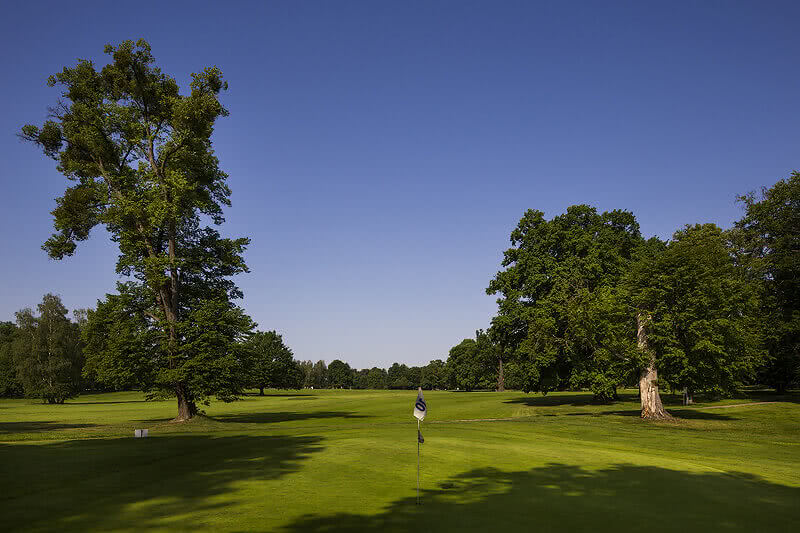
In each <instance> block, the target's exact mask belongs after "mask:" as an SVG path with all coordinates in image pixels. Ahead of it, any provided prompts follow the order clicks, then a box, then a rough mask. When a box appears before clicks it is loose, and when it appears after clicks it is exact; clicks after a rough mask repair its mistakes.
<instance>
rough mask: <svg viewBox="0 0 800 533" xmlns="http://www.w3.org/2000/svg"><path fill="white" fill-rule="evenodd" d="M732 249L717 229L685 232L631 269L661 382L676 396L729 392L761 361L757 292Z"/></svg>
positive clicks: (705, 227) (691, 228)
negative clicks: (677, 393) (646, 317)
mask: <svg viewBox="0 0 800 533" xmlns="http://www.w3.org/2000/svg"><path fill="white" fill-rule="evenodd" d="M659 248H660V250H659ZM733 251H734V250H733V248H732V247H731V245H730V242H729V240H728V235H726V233H725V232H723V231H722V230H721V229H720V228H718V227H717V226H715V225H713V224H703V225H695V226H687V227H686V228H685V229H683V230H681V231H678V232H676V233H675V235H674V237H673V240H672V241H671V242H670V243H669V244H668V245H667V246H666V247H663V246H660V247H659V246H657V245H655V244H651V247H650V253H645V254H642V256H641V260H640V262H638V263H637V265H636V267H635V268H634V269H633V271H632V275H631V279H632V281H633V283H634V284H635V285H636V288H634V290H633V296H634V302H635V303H636V305H637V306H638V307H639V308H640V309H643V310H645V311H646V312H648V313H649V314H650V315H651V317H652V320H651V322H650V327H649V331H648V342H649V345H650V347H651V348H652V349H653V350H654V351H655V353H656V357H657V364H658V371H659V377H660V379H661V380H664V381H667V382H669V384H670V386H671V388H672V389H673V390H675V389H682V388H687V389H688V390H689V391H690V392H692V393H693V392H710V393H732V392H734V391H735V390H736V389H737V388H738V387H739V386H740V385H741V384H742V381H743V380H745V379H747V378H749V377H752V376H753V375H754V373H755V371H756V369H757V368H758V366H759V365H760V364H761V363H762V362H763V353H762V349H761V338H760V335H759V326H758V321H757V311H758V303H759V301H758V296H759V290H758V286H757V285H756V284H755V283H754V282H753V280H752V279H750V278H749V277H748V276H747V272H746V271H745V270H744V269H742V268H739V267H738V266H737V264H736V262H735V259H734V254H733Z"/></svg>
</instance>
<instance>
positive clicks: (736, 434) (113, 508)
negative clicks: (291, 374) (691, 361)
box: [0, 390, 800, 532]
mask: <svg viewBox="0 0 800 533" xmlns="http://www.w3.org/2000/svg"><path fill="white" fill-rule="evenodd" d="M415 397H416V392H414V391H402V392H395V391H327V390H326V391H296V392H295V391H288V392H287V391H269V393H268V395H267V396H264V397H258V396H248V397H247V398H246V399H245V400H243V401H241V402H236V403H232V404H222V403H214V404H212V405H211V406H210V407H208V408H207V409H206V410H207V415H208V416H207V417H200V418H198V419H196V420H193V421H191V422H188V423H183V424H175V423H171V422H170V421H169V419H170V418H171V417H172V416H174V411H175V405H174V403H173V402H144V401H143V400H142V395H141V394H139V393H113V394H100V395H92V396H81V397H80V398H78V399H76V400H73V401H70V402H67V403H66V404H65V405H62V406H48V405H41V404H37V403H35V402H33V401H32V400H0V479H2V483H3V487H4V490H3V492H2V495H0V516H2V519H1V520H0V523H2V529H3V530H32V531H44V530H72V531H90V530H102V531H108V530H131V531H132V530H139V529H143V528H146V529H156V530H158V529H162V530H180V529H187V530H188V529H193V530H196V529H205V530H215V531H220V530H226V531H263V530H274V531H287V532H292V531H297V532H300V531H408V530H412V529H414V530H419V531H460V530H465V529H466V530H474V531H478V530H481V531H499V530H501V529H505V528H509V529H510V528H513V529H514V531H615V532H618V531H641V530H642V529H647V530H649V531H745V530H750V531H753V530H755V531H794V530H796V529H797V527H798V524H800V397H798V396H785V397H781V398H774V397H771V396H767V395H761V396H758V395H752V396H751V397H747V398H742V399H738V400H729V401H726V402H718V403H716V404H713V406H717V405H735V404H745V403H752V402H759V401H771V400H775V399H777V400H780V401H778V403H770V404H766V403H765V404H763V405H760V404H757V405H746V406H745V405H742V406H739V407H731V408H726V409H705V407H711V406H712V404H700V405H696V406H694V407H691V408H684V407H679V406H675V405H669V406H668V408H669V409H670V410H671V412H672V413H673V414H675V415H677V417H678V418H677V419H676V421H675V422H669V423H648V422H643V421H641V420H640V419H639V418H638V408H637V404H636V402H635V400H636V397H635V394H633V393H632V391H628V393H627V394H624V395H623V398H622V400H621V401H619V402H616V403H614V404H612V405H592V404H591V403H590V399H591V398H590V395H588V394H578V393H558V394H551V395H548V396H546V397H542V396H539V395H525V394H521V393H515V392H509V393H482V392H477V393H459V392H426V394H425V397H426V400H427V402H428V409H429V414H428V418H427V419H426V420H425V422H424V423H423V430H422V432H423V434H424V436H425V444H423V445H422V447H421V448H422V491H421V505H416V452H417V444H416V422H415V420H414V419H413V418H412V416H411V411H412V409H413V404H414V399H415ZM665 400H666V401H667V403H669V402H670V401H671V398H670V397H669V396H665ZM487 419H510V420H487ZM467 420H469V421H467ZM135 428H149V429H150V437H148V438H146V439H134V438H133V430H134V429H135Z"/></svg>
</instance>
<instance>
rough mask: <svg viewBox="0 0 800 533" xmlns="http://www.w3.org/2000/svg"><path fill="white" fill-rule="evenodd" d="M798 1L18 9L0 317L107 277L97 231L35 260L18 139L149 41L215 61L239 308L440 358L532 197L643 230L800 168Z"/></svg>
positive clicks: (408, 358) (43, 221) (351, 342)
mask: <svg viewBox="0 0 800 533" xmlns="http://www.w3.org/2000/svg"><path fill="white" fill-rule="evenodd" d="M798 21H800V3H798V2H755V1H754V2H733V1H724V2H686V3H682V2H673V1H670V2H667V1H664V2H647V1H646V2H640V1H635V2H625V3H611V2H587V3H577V2H547V3H539V2H533V1H526V2H488V1H486V2H474V3H473V2H464V1H458V2H436V1H435V2H427V1H426V2H416V1H411V2H371V1H370V2H322V1H320V2H305V1H304V2H296V1H291V2H288V1H287V2H269V3H267V2H253V3H251V4H246V3H241V2H232V3H220V2H214V3H207V4H205V3H202V2H187V3H178V2H156V3H152V4H148V3H147V2H137V3H135V4H128V3H124V2H123V3H120V2H98V3H96V4H90V3H87V2H75V3H68V4H65V3H64V2H59V3H53V4H50V5H47V4H41V3H39V2H14V3H11V4H8V5H7V6H6V7H5V8H4V13H3V17H2V21H0V44H2V55H1V56H0V66H2V70H0V72H2V74H3V84H2V89H1V90H2V93H1V94H2V102H3V113H2V114H0V179H2V191H3V194H2V196H1V197H0V224H2V226H1V227H2V244H3V246H2V250H3V251H2V261H0V276H1V278H0V279H2V286H1V287H0V320H13V313H14V311H16V310H18V309H20V308H22V307H25V306H33V305H35V304H36V303H38V302H39V301H40V300H41V297H42V295H43V294H44V293H45V292H54V293H58V294H60V295H61V296H62V298H63V300H64V302H65V304H66V305H67V306H68V307H69V308H71V309H72V308H76V307H86V306H92V305H94V303H95V301H96V300H97V298H100V297H102V296H103V295H104V294H105V293H106V292H109V291H111V290H113V288H114V286H115V282H116V279H117V278H116V276H115V274H114V263H115V259H116V251H115V248H114V247H113V246H112V244H111V243H110V242H109V241H108V239H107V237H106V236H105V235H104V233H103V232H101V231H97V232H96V233H95V234H94V237H93V238H92V239H91V240H90V241H89V242H87V243H84V245H83V246H82V247H81V248H80V249H79V251H78V253H77V254H76V256H75V257H73V258H70V259H67V260H64V261H61V262H56V261H51V260H49V259H48V258H47V256H46V255H45V253H44V252H43V251H41V250H40V246H41V244H42V242H43V241H44V240H45V239H46V238H47V237H48V236H49V234H50V233H51V231H52V221H51V217H50V215H49V211H50V210H51V209H52V208H53V206H54V202H53V199H54V198H55V197H57V196H59V195H60V194H61V192H62V191H63V189H64V187H65V180H64V179H63V178H62V177H60V176H59V175H58V173H57V172H56V171H55V165H54V163H53V162H52V161H50V160H46V159H44V158H43V157H42V156H41V155H40V154H39V153H38V152H37V151H36V150H35V148H34V147H32V146H28V145H25V144H22V143H21V142H20V141H18V139H17V138H16V137H15V133H16V132H17V131H18V130H19V128H20V127H21V126H22V125H23V124H25V123H27V122H41V121H42V120H43V118H44V116H45V110H46V107H47V106H48V105H50V104H52V103H53V102H54V101H55V99H56V97H57V93H56V91H55V90H54V89H49V88H47V87H46V86H45V83H44V82H45V79H46V77H47V75H49V74H51V73H53V72H56V71H57V70H60V68H61V67H62V66H64V65H68V64H72V63H74V61H75V59H76V58H79V57H80V58H92V59H94V60H96V61H97V62H99V63H101V64H102V62H104V61H105V56H103V54H102V53H101V52H102V48H103V45H104V44H105V43H108V42H112V43H117V42H119V41H120V40H123V39H137V38H139V37H144V38H145V39H147V40H148V41H149V42H150V43H151V45H152V47H153V51H154V54H155V55H156V58H157V60H158V62H159V64H160V66H161V67H162V68H163V69H164V70H165V71H166V72H168V73H172V74H173V75H174V76H175V77H176V78H177V79H178V81H179V82H180V83H181V85H182V86H185V85H186V80H187V79H188V75H189V73H191V72H195V71H198V70H200V69H202V68H203V67H205V66H208V65H214V64H215V65H218V66H219V67H220V68H222V70H223V72H224V74H225V76H226V77H227V79H228V81H229V83H230V90H229V91H228V92H227V93H226V94H225V95H224V102H225V105H226V106H227V107H228V108H229V109H230V111H231V115H230V117H228V118H225V119H223V120H222V121H221V122H220V124H219V127H218V129H217V132H216V134H215V138H214V141H215V147H216V149H217V153H218V155H219V157H220V159H221V162H222V166H223V168H224V169H225V170H226V171H227V172H228V173H229V174H230V185H231V187H232V189H233V198H232V200H233V207H232V208H230V209H229V210H228V212H227V213H228V222H227V224H226V225H225V226H224V232H225V233H227V234H230V235H247V236H250V237H251V238H252V239H253V243H252V245H251V247H250V249H249V251H248V252H247V255H246V257H247V261H248V264H249V266H250V268H251V270H252V273H250V274H248V275H244V276H241V277H239V279H238V282H239V284H240V286H241V287H242V288H243V289H244V291H245V295H246V296H245V300H244V302H243V305H244V307H245V308H246V310H247V311H248V312H249V313H250V314H251V315H252V316H253V317H254V319H255V320H256V321H257V322H258V323H259V325H260V327H261V328H262V329H276V330H278V331H279V332H280V333H282V334H283V335H284V338H285V340H286V341H287V342H288V344H289V345H290V346H291V347H292V348H293V349H294V351H295V355H296V356H297V357H298V358H301V359H313V360H317V359H326V360H327V361H329V362H330V361H331V360H332V359H334V358H336V357H341V358H342V359H344V360H346V361H349V362H350V363H351V364H352V365H354V366H356V367H365V366H372V365H382V366H386V365H388V364H390V363H392V362H393V361H403V362H406V363H411V364H419V363H424V362H427V361H428V360H430V359H432V358H437V357H439V358H446V355H447V351H448V349H449V348H450V347H451V346H452V345H454V344H456V343H457V342H459V341H460V340H461V339H463V338H465V337H468V336H471V335H473V334H474V331H475V329H477V328H482V327H486V325H487V324H488V321H489V318H490V317H491V316H492V314H493V313H494V310H495V304H494V298H493V297H490V296H486V295H485V293H484V289H485V287H486V285H487V283H488V281H489V279H490V278H491V277H492V276H493V275H494V273H495V272H496V271H497V270H498V268H499V266H500V259H501V255H502V251H503V249H505V248H506V247H507V246H508V235H509V233H510V232H511V230H512V229H513V227H514V226H515V225H516V223H517V221H518V220H519V218H520V216H521V215H522V213H523V211H524V210H525V209H528V208H535V209H540V210H542V211H544V212H545V213H546V214H547V215H548V216H554V215H557V214H559V213H561V212H562V211H563V210H564V209H565V208H566V207H567V206H569V205H571V204H577V203H588V204H591V205H594V206H597V207H598V208H600V209H601V210H606V209H614V208H621V209H629V210H632V211H633V212H634V213H635V214H636V216H637V217H638V220H639V223H640V224H641V227H642V231H643V233H644V234H645V235H646V236H651V235H658V236H660V237H664V238H666V237H669V236H670V235H671V234H672V233H673V232H674V231H675V230H676V229H678V228H680V227H682V226H683V225H684V224H687V223H696V222H714V223H717V224H719V225H721V226H723V227H729V226H730V225H731V224H732V222H733V221H734V220H736V219H737V218H739V216H740V209H739V207H738V206H737V205H736V204H735V196H736V195H737V194H740V193H743V192H746V191H750V190H753V189H756V188H759V187H761V186H764V185H771V184H772V183H774V182H775V181H777V180H778V179H780V178H783V177H786V176H787V175H788V173H789V172H790V171H791V170H793V169H796V168H798V167H800V157H799V156H800V153H798V150H799V149H800V128H799V127H798V117H800V97H799V96H800V62H799V61H798V60H799V59H800V36H799V34H798V30H797V22H798Z"/></svg>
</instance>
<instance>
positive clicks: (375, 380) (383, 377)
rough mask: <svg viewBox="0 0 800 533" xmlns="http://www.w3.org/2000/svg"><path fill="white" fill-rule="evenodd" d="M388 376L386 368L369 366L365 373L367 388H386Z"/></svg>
mask: <svg viewBox="0 0 800 533" xmlns="http://www.w3.org/2000/svg"><path fill="white" fill-rule="evenodd" d="M388 382H389V376H388V374H387V373H386V370H384V369H382V368H378V367H373V368H370V370H369V373H368V374H367V387H366V388H368V389H376V390H378V389H386V388H388V386H389V384H388Z"/></svg>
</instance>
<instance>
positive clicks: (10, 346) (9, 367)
mask: <svg viewBox="0 0 800 533" xmlns="http://www.w3.org/2000/svg"><path fill="white" fill-rule="evenodd" d="M16 336H17V326H16V325H15V324H14V323H13V322H0V396H6V397H9V396H11V397H13V396H22V393H23V390H22V383H20V382H19V380H18V379H17V366H16V363H15V362H14V340H15V339H16Z"/></svg>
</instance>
